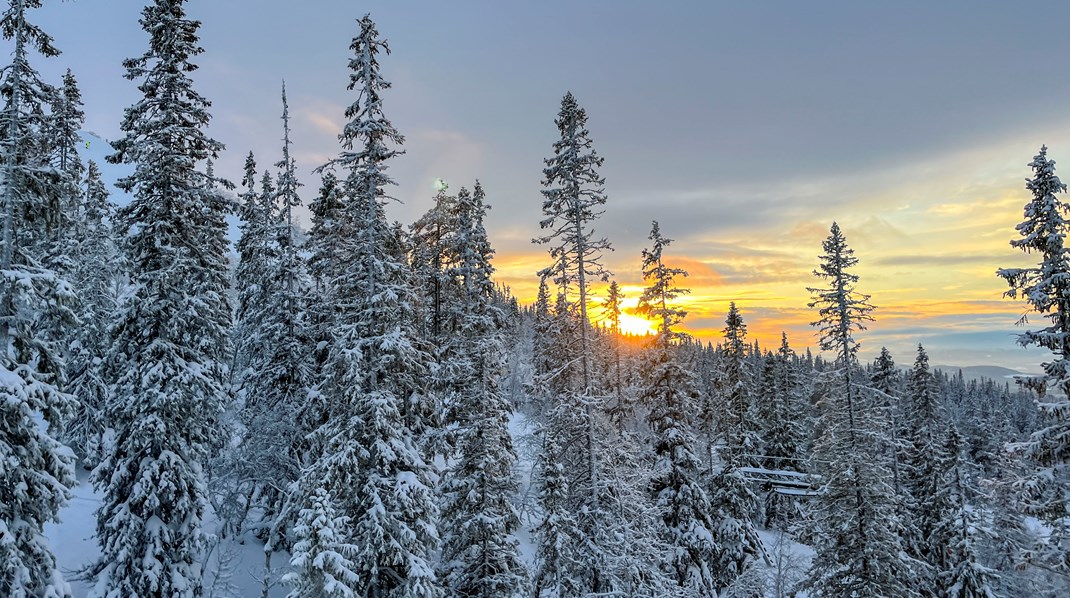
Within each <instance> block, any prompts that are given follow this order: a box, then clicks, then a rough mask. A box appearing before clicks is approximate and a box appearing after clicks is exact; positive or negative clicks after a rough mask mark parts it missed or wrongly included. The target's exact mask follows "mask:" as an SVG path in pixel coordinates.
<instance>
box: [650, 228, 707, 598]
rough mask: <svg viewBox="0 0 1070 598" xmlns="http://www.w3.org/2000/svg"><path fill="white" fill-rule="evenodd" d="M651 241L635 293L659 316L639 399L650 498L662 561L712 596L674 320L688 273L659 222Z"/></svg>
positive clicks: (689, 385) (685, 376)
mask: <svg viewBox="0 0 1070 598" xmlns="http://www.w3.org/2000/svg"><path fill="white" fill-rule="evenodd" d="M650 241H651V247H650V248H649V249H644V250H643V278H644V279H645V280H646V281H647V282H648V285H649V286H647V287H646V289H645V290H644V291H643V295H642V297H640V298H639V312H640V313H642V314H644V315H646V316H647V317H649V318H651V320H652V321H654V322H656V323H657V326H658V335H657V337H655V339H654V341H653V342H654V344H653V346H652V347H650V350H649V353H648V356H647V361H646V363H644V365H643V374H644V378H645V381H646V387H645V388H644V389H643V390H642V395H641V398H642V400H643V401H644V402H645V403H646V404H647V405H649V406H650V416H649V417H650V427H651V429H652V431H653V432H654V434H655V440H654V450H655V453H656V455H657V458H656V462H655V466H654V473H653V479H652V480H651V484H650V491H651V493H652V499H653V501H654V503H655V504H656V505H657V507H658V509H659V510H660V512H661V518H662V534H663V535H664V539H665V544H666V545H667V546H668V552H667V554H666V555H665V561H664V562H663V563H662V566H663V567H664V568H665V569H666V571H667V572H668V573H669V574H670V575H671V576H672V577H673V578H675V581H676V583H677V585H678V586H679V587H680V588H681V589H683V590H684V591H685V592H691V593H694V594H695V595H699V596H715V595H716V594H717V590H718V583H717V572H715V571H714V566H715V564H714V551H715V549H716V548H717V546H716V545H715V544H714V539H713V538H714V531H713V530H714V528H715V527H716V522H714V521H713V520H712V515H713V508H712V507H711V505H710V499H709V495H707V494H706V491H705V490H704V489H703V487H702V485H701V484H700V483H699V481H698V477H699V468H700V464H699V460H698V458H697V456H696V455H695V438H694V435H693V434H692V433H691V421H690V414H691V412H692V409H693V408H694V405H695V401H696V398H697V393H696V391H695V389H694V380H693V378H694V376H693V374H692V373H691V372H690V371H687V370H685V369H684V368H683V367H681V364H680V360H679V358H678V356H677V342H678V341H679V340H680V339H681V338H683V335H682V333H680V332H678V331H677V330H675V327H676V326H677V325H678V324H679V323H680V321H681V320H683V318H684V316H685V315H687V312H685V311H684V310H682V309H680V308H679V307H677V306H676V305H674V304H673V302H674V300H675V299H677V298H678V297H680V296H681V295H683V294H685V293H687V292H688V290H687V289H682V288H680V287H678V286H676V280H675V279H676V277H678V276H686V275H687V272H685V271H684V270H681V269H679V268H672V267H669V266H668V265H667V264H666V263H665V260H664V259H663V253H664V250H665V246H667V245H668V244H669V243H671V242H672V240H671V239H666V238H664V237H662V236H661V230H660V228H659V227H658V223H657V222H654V223H653V226H652V228H651V231H650Z"/></svg>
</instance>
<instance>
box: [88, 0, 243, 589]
mask: <svg viewBox="0 0 1070 598" xmlns="http://www.w3.org/2000/svg"><path fill="white" fill-rule="evenodd" d="M184 4H185V3H184V2H183V1H182V0H156V1H155V2H153V3H151V4H149V5H148V6H146V7H145V9H144V10H143V11H142V17H141V20H140V22H141V25H142V27H143V28H144V29H145V31H146V32H148V33H149V36H150V42H149V49H148V51H147V52H145V54H143V55H142V56H139V57H137V58H132V59H128V60H126V61H125V62H124V66H125V67H126V77H127V78H128V79H131V80H137V79H140V80H141V83H140V85H139V86H138V89H139V90H140V91H141V92H142V93H143V94H144V97H143V98H142V99H141V100H139V101H138V102H137V103H135V104H134V105H133V106H131V107H129V108H127V109H126V112H125V115H124V118H123V122H122V125H121V126H122V130H123V131H124V132H125V134H126V135H125V137H123V138H122V139H119V140H118V141H116V142H115V143H114V144H113V145H114V146H115V148H116V153H115V154H113V155H111V156H109V157H108V160H109V161H112V162H116V163H127V164H132V165H133V166H134V172H133V174H131V175H130V176H128V177H126V178H123V179H120V181H119V183H118V185H119V187H120V188H122V189H124V190H125V191H128V192H132V193H133V195H134V199H133V201H132V202H131V203H130V205H129V206H127V207H125V208H124V209H122V210H121V211H120V214H119V218H120V221H121V224H122V232H123V233H125V234H127V235H129V239H128V241H127V243H126V245H125V247H126V249H127V251H128V253H129V260H130V263H131V268H132V272H131V277H132V282H133V284H134V289H133V290H132V292H131V293H129V296H128V298H127V300H126V301H125V302H124V303H123V305H121V306H120V313H119V316H118V318H117V322H116V323H115V325H114V326H113V327H112V345H111V349H110V351H109V353H108V356H107V359H106V373H107V375H108V379H109V381H110V383H111V393H110V395H111V396H110V397H109V400H108V402H107V403H106V404H105V408H104V418H105V421H106V422H107V424H108V425H109V426H110V428H111V430H112V433H113V435H114V437H113V440H111V441H110V442H109V443H108V445H107V446H106V447H105V451H104V455H103V456H104V459H103V461H102V462H101V463H100V465H99V466H97V468H96V470H94V472H93V477H92V479H93V482H94V484H95V486H96V487H97V489H98V490H100V491H101V493H102V494H103V498H102V503H101V506H100V508H99V509H98V511H97V538H98V541H99V542H100V545H101V553H102V554H101V557H100V559H99V560H98V561H97V563H96V564H95V566H94V567H93V572H94V573H96V574H97V584H96V587H95V589H94V592H93V593H94V595H96V596H107V597H109V598H110V597H119V596H197V595H199V594H201V567H202V564H203V560H204V554H203V549H204V546H205V537H204V532H203V530H202V517H203V514H204V509H205V493H206V490H205V473H204V465H205V463H206V462H207V460H208V459H209V457H210V456H211V454H212V452H213V451H214V449H215V448H216V447H218V446H219V445H220V444H221V442H222V440H223V439H222V437H221V436H222V434H221V428H220V425H219V419H220V416H221V414H222V412H223V410H224V408H225V406H226V404H227V402H228V386H227V380H228V378H229V373H228V366H227V363H228V362H229V359H230V342H229V328H230V319H231V309H230V304H229V300H228V293H227V287H228V278H229V277H228V267H227V257H226V252H227V247H226V245H227V243H226V222H225V220H224V216H225V214H226V211H227V210H228V209H229V208H230V205H229V202H228V201H227V200H226V199H224V198H223V197H222V195H221V194H220V193H219V191H218V190H216V189H215V188H214V183H215V182H216V181H214V180H212V179H210V177H209V176H208V175H207V173H206V172H202V171H200V170H198V168H197V165H198V163H199V162H202V161H204V160H206V159H208V158H210V157H213V156H215V155H216V154H217V153H218V152H219V151H220V150H221V149H222V147H223V146H222V144H220V143H219V142H217V141H215V140H213V139H210V138H209V137H208V136H207V135H206V134H205V133H204V128H205V127H206V126H207V124H208V121H209V119H210V115H209V113H208V108H209V105H210V104H209V102H208V100H207V99H205V98H204V97H202V96H201V95H200V94H198V93H197V92H196V91H195V90H194V89H193V87H192V81H191V79H190V75H189V73H190V72H192V71H193V70H194V69H196V66H195V65H194V64H192V63H191V62H190V60H191V59H192V58H193V57H195V56H196V55H198V54H200V53H201V52H202V49H201V48H200V47H199V46H198V45H197V29H198V28H199V27H200V22H198V21H194V20H191V19H188V18H187V17H186V13H185V7H184ZM228 185H229V183H228Z"/></svg>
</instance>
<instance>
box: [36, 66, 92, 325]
mask: <svg viewBox="0 0 1070 598" xmlns="http://www.w3.org/2000/svg"><path fill="white" fill-rule="evenodd" d="M50 91H51V93H50V95H51V100H50V103H51V107H52V112H51V114H50V115H49V116H48V124H47V131H48V139H47V144H48V152H49V162H50V164H51V165H52V167H53V168H54V169H55V171H54V174H53V176H55V177H56V181H55V192H53V193H50V194H49V196H50V197H49V208H50V209H49V211H50V212H54V213H55V214H54V215H53V216H50V217H49V227H50V229H51V234H50V235H49V239H48V247H47V249H46V250H45V251H46V253H47V257H46V258H45V259H46V261H47V264H48V266H49V267H50V268H52V269H53V270H55V271H56V272H58V273H60V274H61V275H63V276H67V277H70V276H72V272H73V270H74V268H75V262H76V256H77V255H78V253H77V246H78V245H79V244H80V243H81V242H82V241H83V240H84V239H85V234H86V231H85V228H84V226H83V221H82V214H81V213H80V208H81V206H80V205H79V204H80V203H81V197H82V192H81V182H82V177H83V175H84V173H85V164H83V163H82V159H81V157H80V156H79V155H78V149H77V148H78V143H79V142H80V141H81V138H80V137H79V135H78V131H79V130H81V128H82V125H83V124H84V123H85V113H84V112H83V111H82V94H81V91H80V90H79V89H78V83H77V81H76V80H75V78H74V75H73V74H72V73H71V71H70V69H67V72H66V74H64V76H63V84H62V85H61V86H59V87H56V88H52V89H51V90H50ZM58 334H60V335H63V336H64V337H66V338H65V339H64V340H65V345H66V344H69V343H71V342H74V341H75V340H76V339H75V338H74V336H75V335H73V334H71V333H68V332H66V331H62V330H61V331H58Z"/></svg>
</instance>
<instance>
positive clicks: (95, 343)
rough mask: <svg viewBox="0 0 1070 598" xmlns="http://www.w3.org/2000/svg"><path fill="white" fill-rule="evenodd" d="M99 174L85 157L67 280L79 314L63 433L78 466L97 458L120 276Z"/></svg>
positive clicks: (111, 216)
mask: <svg viewBox="0 0 1070 598" xmlns="http://www.w3.org/2000/svg"><path fill="white" fill-rule="evenodd" d="M108 196H109V194H108V190H107V188H106V187H105V186H104V181H102V180H101V178H100V168H99V167H98V166H97V164H96V162H93V161H92V160H90V161H89V166H88V169H87V170H86V180H85V193H84V195H83V199H82V205H81V210H80V212H81V215H82V219H83V221H82V227H83V229H84V238H83V239H82V240H81V242H80V243H79V244H78V247H77V249H76V253H75V256H76V259H75V265H74V271H73V272H72V274H71V278H72V279H73V280H72V282H73V283H74V285H75V287H76V288H77V289H78V298H79V303H78V307H79V309H78V319H79V321H80V322H81V328H80V329H79V332H78V339H77V340H76V341H75V342H74V343H72V345H71V354H70V367H69V369H68V371H69V372H70V386H69V389H70V392H71V394H73V395H74V396H76V397H78V407H77V410H76V411H75V414H74V416H73V417H72V418H71V420H70V421H69V422H68V423H67V427H66V429H65V431H64V435H65V436H64V438H65V440H66V441H67V443H68V444H69V445H70V446H71V448H72V449H74V451H75V452H76V453H77V454H78V456H79V458H80V460H81V462H82V464H83V466H85V467H87V468H90V469H91V468H93V467H96V465H97V464H98V463H99V462H100V450H101V441H102V438H103V436H102V435H103V433H104V422H103V420H102V418H101V410H102V409H103V408H104V404H105V402H106V401H107V397H108V384H107V381H106V380H105V378H104V375H103V371H102V367H101V366H102V364H103V359H104V357H105V355H106V353H107V350H108V347H109V345H110V343H109V338H108V326H109V325H110V324H111V320H112V318H113V317H114V315H115V311H116V307H117V305H118V293H117V285H119V284H120V278H121V276H122V271H121V268H120V266H119V264H118V262H119V248H118V246H117V245H116V243H115V238H114V234H113V230H114V227H113V220H114V215H115V206H114V205H112V203H111V201H109V199H108Z"/></svg>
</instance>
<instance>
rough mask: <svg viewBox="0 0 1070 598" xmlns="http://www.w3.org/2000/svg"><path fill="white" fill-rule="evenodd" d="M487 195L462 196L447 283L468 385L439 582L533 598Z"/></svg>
mask: <svg viewBox="0 0 1070 598" xmlns="http://www.w3.org/2000/svg"><path fill="white" fill-rule="evenodd" d="M483 199H484V193H483V188H482V186H480V184H479V183H478V182H476V186H475V190H474V191H473V192H472V193H468V191H467V190H466V189H461V191H460V193H458V194H457V205H456V219H457V227H456V236H457V239H456V240H457V246H458V247H460V248H463V252H462V253H461V255H460V256H459V257H460V260H459V261H458V263H457V264H456V265H455V266H454V267H452V268H450V270H449V271H448V274H449V276H450V277H451V278H452V279H454V280H455V281H457V282H458V283H459V285H460V287H461V289H462V294H461V297H460V298H461V300H462V301H463V303H462V305H461V307H462V309H461V310H460V313H459V314H458V316H459V322H457V328H456V330H457V335H456V336H455V337H454V338H453V339H452V340H451V341H447V342H452V343H456V344H457V345H458V347H457V348H458V351H457V352H456V353H457V355H458V356H459V357H460V360H461V361H462V362H463V368H462V371H464V372H465V374H466V376H465V378H466V380H465V382H466V383H465V384H463V385H461V386H460V388H461V391H460V393H459V394H458V396H457V397H456V400H457V403H458V405H457V408H456V409H455V410H454V412H455V414H456V423H457V424H458V426H459V431H458V437H459V438H458V439H459V442H458V448H459V451H458V455H457V459H456V461H455V463H454V464H453V465H452V467H451V468H450V469H449V471H448V472H447V474H446V483H445V485H444V488H443V493H444V495H445V496H446V502H445V506H444V507H443V509H442V522H441V524H440V525H441V528H442V533H443V540H442V564H441V569H442V579H443V582H444V585H445V587H446V589H447V591H448V592H449V594H450V595H451V596H466V597H472V598H498V597H501V598H510V597H519V596H526V595H528V592H527V571H526V570H525V568H524V563H523V561H521V559H520V552H519V544H518V541H517V538H516V533H517V531H518V530H519V528H520V517H519V515H518V514H517V512H516V509H515V508H514V507H513V505H512V503H511V500H512V497H513V496H514V495H515V494H516V492H517V481H516V478H515V476H514V473H513V469H514V467H515V465H516V459H517V457H516V451H515V450H514V449H513V441H512V437H511V436H510V434H509V415H510V411H511V409H510V406H509V403H508V400H507V398H506V397H505V395H504V393H503V392H502V388H501V378H502V375H503V373H504V366H505V349H504V345H503V339H502V332H501V329H502V327H503V325H504V324H505V313H504V312H503V311H502V310H501V308H500V306H498V305H496V304H494V303H493V295H494V281H493V280H491V275H492V273H493V272H494V268H493V266H491V263H490V260H491V257H492V255H493V253H494V250H493V249H491V246H490V242H489V241H488V240H487V232H486V230H485V229H484V227H483V217H484V215H485V213H486V210H487V206H485V205H484V203H483Z"/></svg>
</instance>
